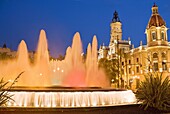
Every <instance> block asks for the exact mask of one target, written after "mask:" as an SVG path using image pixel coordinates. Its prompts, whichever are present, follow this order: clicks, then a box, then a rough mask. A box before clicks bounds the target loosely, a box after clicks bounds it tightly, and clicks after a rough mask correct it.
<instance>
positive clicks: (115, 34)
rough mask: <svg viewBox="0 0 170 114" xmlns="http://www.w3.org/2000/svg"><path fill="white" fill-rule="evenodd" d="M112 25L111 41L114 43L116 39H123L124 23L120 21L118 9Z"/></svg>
mask: <svg viewBox="0 0 170 114" xmlns="http://www.w3.org/2000/svg"><path fill="white" fill-rule="evenodd" d="M110 27H111V33H110V43H113V42H114V41H115V40H122V23H121V22H120V19H119V16H118V13H117V11H115V12H114V16H113V19H112V22H111V24H110Z"/></svg>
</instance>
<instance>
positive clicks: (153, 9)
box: [152, 3, 158, 14]
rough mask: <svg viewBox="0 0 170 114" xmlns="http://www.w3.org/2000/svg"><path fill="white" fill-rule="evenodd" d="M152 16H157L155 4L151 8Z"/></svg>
mask: <svg viewBox="0 0 170 114" xmlns="http://www.w3.org/2000/svg"><path fill="white" fill-rule="evenodd" d="M152 14H158V6H157V5H156V4H155V3H154V5H153V6H152Z"/></svg>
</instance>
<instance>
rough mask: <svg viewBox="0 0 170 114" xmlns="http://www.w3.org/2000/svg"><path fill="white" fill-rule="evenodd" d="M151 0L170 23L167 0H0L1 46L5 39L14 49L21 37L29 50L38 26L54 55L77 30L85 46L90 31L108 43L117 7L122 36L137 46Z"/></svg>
mask: <svg viewBox="0 0 170 114" xmlns="http://www.w3.org/2000/svg"><path fill="white" fill-rule="evenodd" d="M154 2H156V4H157V5H158V7H159V13H160V15H161V16H162V17H163V19H164V20H165V21H166V24H167V27H170V0H128V1H127V0H0V46H2V45H3V44H4V43H6V44H7V46H8V47H9V48H12V49H13V50H17V46H18V44H19V42H20V41H21V40H22V39H23V40H25V42H26V43H27V46H28V49H29V50H36V47H37V43H38V38H39V32H40V30H41V29H44V30H45V31H46V34H47V39H48V44H49V49H50V51H51V54H52V55H53V56H57V55H59V54H62V55H64V54H65V50H66V48H67V47H68V46H70V45H71V43H72V38H73V35H74V34H75V32H77V31H78V32H80V35H81V39H82V42H83V48H84V50H85V49H86V47H87V44H88V43H89V42H91V41H92V37H93V35H97V38H98V43H99V44H103V43H105V45H108V44H109V41H110V22H111V20H112V18H113V13H114V11H115V10H116V11H117V12H118V13H119V17H120V20H121V22H122V29H123V39H128V37H130V38H131V40H132V43H133V44H135V47H137V46H139V42H140V40H142V41H143V43H144V44H146V36H145V34H144V32H145V28H146V26H147V23H148V21H149V18H150V16H151V7H152V6H153V3H154ZM168 35H169V32H168Z"/></svg>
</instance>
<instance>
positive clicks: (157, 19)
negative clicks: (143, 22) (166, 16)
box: [148, 4, 166, 28]
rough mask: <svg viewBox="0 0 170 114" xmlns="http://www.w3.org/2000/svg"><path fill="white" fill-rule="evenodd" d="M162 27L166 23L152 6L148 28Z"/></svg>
mask: <svg viewBox="0 0 170 114" xmlns="http://www.w3.org/2000/svg"><path fill="white" fill-rule="evenodd" d="M162 25H164V26H166V23H165V21H164V20H163V18H162V17H161V16H160V15H159V13H158V6H157V5H156V4H154V5H153V7H152V16H151V18H150V20H149V23H148V28H150V27H151V26H155V27H160V26H162Z"/></svg>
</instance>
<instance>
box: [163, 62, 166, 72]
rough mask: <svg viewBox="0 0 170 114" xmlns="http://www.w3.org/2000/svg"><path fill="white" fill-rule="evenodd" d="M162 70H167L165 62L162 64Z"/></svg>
mask: <svg viewBox="0 0 170 114" xmlns="http://www.w3.org/2000/svg"><path fill="white" fill-rule="evenodd" d="M162 69H163V70H167V65H166V62H162Z"/></svg>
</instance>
